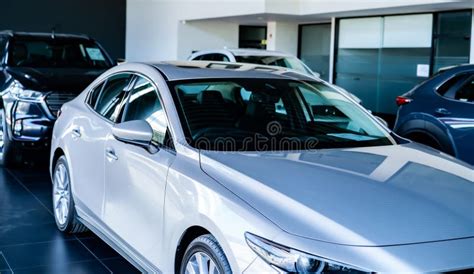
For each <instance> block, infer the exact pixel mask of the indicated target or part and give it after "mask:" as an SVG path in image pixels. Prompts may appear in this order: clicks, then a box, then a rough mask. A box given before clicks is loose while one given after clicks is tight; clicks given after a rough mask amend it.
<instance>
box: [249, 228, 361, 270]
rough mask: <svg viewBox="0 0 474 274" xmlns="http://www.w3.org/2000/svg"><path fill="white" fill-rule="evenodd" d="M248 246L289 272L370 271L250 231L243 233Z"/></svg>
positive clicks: (275, 265) (270, 262)
mask: <svg viewBox="0 0 474 274" xmlns="http://www.w3.org/2000/svg"><path fill="white" fill-rule="evenodd" d="M245 239H246V240H247V244H248V245H249V246H250V248H251V249H252V250H253V251H254V252H255V253H257V255H258V256H260V257H261V258H262V259H263V260H264V261H265V262H267V263H268V264H270V265H272V266H274V267H276V268H278V269H279V270H282V271H285V272H291V273H336V272H337V273H341V272H347V273H370V272H367V271H364V270H361V269H357V268H356V267H353V266H349V265H346V264H343V263H339V262H335V261H332V260H329V259H326V258H322V257H318V256H315V255H310V254H306V253H303V252H301V251H297V250H294V249H291V248H288V247H285V246H282V245H279V244H276V243H274V242H271V241H269V240H266V239H263V238H261V237H258V236H255V235H253V234H251V233H248V232H247V233H245Z"/></svg>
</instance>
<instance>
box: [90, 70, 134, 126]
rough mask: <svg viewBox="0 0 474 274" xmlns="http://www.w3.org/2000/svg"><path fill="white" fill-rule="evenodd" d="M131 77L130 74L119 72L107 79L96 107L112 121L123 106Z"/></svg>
mask: <svg viewBox="0 0 474 274" xmlns="http://www.w3.org/2000/svg"><path fill="white" fill-rule="evenodd" d="M130 78H131V75H130V74H118V75H114V76H112V77H110V78H109V79H107V82H106V83H105V86H104V88H103V90H102V92H101V93H100V95H99V97H98V99H97V103H96V107H95V110H96V111H97V112H98V113H99V114H100V115H102V116H104V117H105V118H107V119H109V120H111V121H115V120H116V118H117V117H118V116H119V114H120V109H121V108H122V106H123V99H124V98H125V95H126V92H125V88H126V87H127V85H128V83H129V81H130Z"/></svg>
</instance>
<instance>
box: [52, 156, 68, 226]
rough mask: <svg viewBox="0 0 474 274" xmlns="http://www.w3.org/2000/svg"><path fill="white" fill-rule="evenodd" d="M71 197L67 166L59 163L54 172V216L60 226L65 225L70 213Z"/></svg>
mask: <svg viewBox="0 0 474 274" xmlns="http://www.w3.org/2000/svg"><path fill="white" fill-rule="evenodd" d="M70 199H71V192H70V184H69V176H68V171H67V169H66V166H65V165H64V164H63V163H59V164H58V166H57V167H56V170H55V172H54V184H53V203H54V204H53V206H54V216H55V217H56V220H57V221H58V223H59V225H60V226H64V225H65V224H66V222H67V218H68V215H69V210H70V209H69V205H70Z"/></svg>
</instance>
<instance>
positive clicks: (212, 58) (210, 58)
mask: <svg viewBox="0 0 474 274" xmlns="http://www.w3.org/2000/svg"><path fill="white" fill-rule="evenodd" d="M195 60H202V61H218V62H228V61H229V58H227V56H225V55H224V54H218V53H212V54H204V55H201V56H198V57H197V58H196V59H195Z"/></svg>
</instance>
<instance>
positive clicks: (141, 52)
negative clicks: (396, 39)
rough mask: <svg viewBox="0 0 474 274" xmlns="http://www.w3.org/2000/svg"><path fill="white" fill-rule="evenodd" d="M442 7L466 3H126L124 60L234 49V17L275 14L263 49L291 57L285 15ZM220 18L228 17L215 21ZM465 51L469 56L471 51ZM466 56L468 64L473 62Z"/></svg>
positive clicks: (292, 37)
mask: <svg viewBox="0 0 474 274" xmlns="http://www.w3.org/2000/svg"><path fill="white" fill-rule="evenodd" d="M443 3H444V5H448V4H449V3H455V4H456V5H458V4H459V3H464V5H467V4H466V3H471V5H470V7H472V0H377V1H374V0H362V1H359V0H127V19H126V20H127V25H126V43H125V44H126V58H127V59H128V60H130V61H160V60H174V59H183V58H186V57H187V56H188V55H189V54H190V53H191V51H192V50H197V49H203V48H216V47H218V48H219V47H224V46H227V47H237V46H238V23H237V22H239V17H238V16H250V17H252V16H255V17H257V16H258V17H261V15H262V14H263V15H264V14H266V15H267V18H272V17H274V16H275V15H278V14H282V16H283V17H284V18H283V19H282V18H279V19H275V18H273V19H271V21H273V22H275V23H271V24H269V25H272V24H273V26H274V27H275V30H274V32H275V33H274V37H273V41H269V46H268V47H269V49H275V50H280V51H286V52H289V53H292V54H296V52H297V41H298V40H297V39H298V38H297V35H298V27H297V23H296V21H295V22H292V23H287V22H280V21H290V20H286V19H288V18H290V19H291V18H293V19H296V18H297V17H296V16H288V15H311V16H306V17H305V19H303V20H306V21H317V18H320V17H318V16H322V15H321V14H329V13H332V15H331V17H338V16H343V15H344V14H345V13H344V12H347V11H351V10H370V9H372V10H373V12H377V11H378V8H390V7H412V6H418V7H419V5H426V6H427V8H428V9H429V8H430V7H434V6H436V5H441V4H443ZM449 7H451V8H453V7H454V6H449ZM364 12H365V11H364ZM368 13H370V12H369V11H368ZM285 16H286V17H285ZM220 17H228V18H226V19H216V18H220ZM323 17H324V16H323ZM211 18H212V19H213V20H212V22H211V20H210V19H211ZM321 18H322V17H321ZM197 19H202V20H197ZM204 19H205V20H204ZM280 19H281V20H280ZM206 20H207V21H206ZM320 20H321V19H320ZM326 20H327V19H326ZM473 20H474V19H473ZM183 21H186V24H183V23H182V22H183ZM231 22H233V23H231ZM473 26H474V23H473ZM472 36H473V37H474V35H472ZM473 39H474V38H473ZM270 40H271V39H270ZM471 47H474V42H473V43H471ZM471 52H473V53H474V48H472V49H471ZM472 55H474V54H472ZM472 55H471V62H474V56H472Z"/></svg>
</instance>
